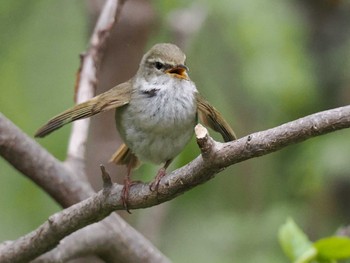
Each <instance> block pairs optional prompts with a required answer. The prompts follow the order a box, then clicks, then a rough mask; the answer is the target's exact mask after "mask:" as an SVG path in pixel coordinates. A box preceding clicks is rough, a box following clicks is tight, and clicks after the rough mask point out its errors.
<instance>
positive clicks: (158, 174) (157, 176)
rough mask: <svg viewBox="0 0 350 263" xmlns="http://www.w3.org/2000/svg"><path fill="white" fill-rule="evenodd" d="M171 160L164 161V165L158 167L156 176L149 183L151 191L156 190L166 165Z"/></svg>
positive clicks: (164, 172)
mask: <svg viewBox="0 0 350 263" xmlns="http://www.w3.org/2000/svg"><path fill="white" fill-rule="evenodd" d="M171 161H172V160H168V161H166V162H165V164H164V166H163V167H162V168H160V169H159V171H158V173H157V175H156V177H155V178H154V180H153V182H152V183H151V184H150V186H149V189H150V190H151V191H152V192H153V191H157V192H158V186H159V183H160V180H162V178H163V177H164V175H165V174H166V169H167V168H168V166H169V165H170V163H171Z"/></svg>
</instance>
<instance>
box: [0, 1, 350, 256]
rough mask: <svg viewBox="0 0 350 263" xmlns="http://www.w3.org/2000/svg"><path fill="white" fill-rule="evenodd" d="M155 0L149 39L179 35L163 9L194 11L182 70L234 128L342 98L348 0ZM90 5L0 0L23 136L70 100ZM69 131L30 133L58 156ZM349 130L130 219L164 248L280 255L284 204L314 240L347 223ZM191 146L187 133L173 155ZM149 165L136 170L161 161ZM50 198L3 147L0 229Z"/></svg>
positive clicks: (349, 30)
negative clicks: (42, 137) (186, 69)
mask: <svg viewBox="0 0 350 263" xmlns="http://www.w3.org/2000/svg"><path fill="white" fill-rule="evenodd" d="M130 1H133V0H130ZM151 3H152V6H153V8H154V11H155V14H156V21H157V22H156V23H155V25H154V27H155V29H154V31H153V32H152V34H151V35H150V36H149V44H148V46H151V45H153V44H154V43H156V42H168V41H175V40H174V39H175V38H176V34H174V32H173V31H172V30H171V25H172V23H173V22H171V21H173V20H174V16H175V21H176V17H177V15H178V14H179V13H183V12H189V13H190V14H192V15H193V14H195V13H196V12H197V11H198V10H199V11H200V12H201V14H202V15H203V17H204V20H203V22H202V23H200V26H199V27H198V30H195V31H194V32H192V33H191V35H190V36H189V37H187V41H186V43H185V45H184V49H185V51H186V54H187V65H188V66H189V67H190V76H191V78H192V79H193V80H194V81H195V82H196V84H197V86H198V89H199V90H200V91H201V93H202V94H203V95H204V96H205V97H207V98H208V100H209V101H211V102H212V104H213V105H215V106H216V107H217V108H218V109H219V110H220V111H221V112H222V113H223V115H224V116H225V117H226V119H228V121H229V122H230V123H231V124H232V126H233V127H234V130H235V131H236V133H237V135H238V137H242V136H245V135H248V134H249V133H252V132H256V131H259V130H264V129H268V128H271V127H274V126H277V125H280V124H282V123H285V122H288V121H291V120H294V119H296V118H299V117H303V116H305V115H308V114H311V113H314V112H318V111H321V110H325V109H329V108H333V107H338V106H343V105H346V104H348V103H349V99H350V90H349V85H350V74H349V72H350V16H349V11H350V3H349V2H348V1H334V0H333V1H331V0H327V1H326V0H324V1H311V0H309V1H302V0H300V1H296V0H294V1H292V0H281V1H274V0H265V1H259V0H251V1H244V0H236V1H229V0H225V1H215V3H214V1H209V0H207V1H206V0H197V1H192V2H191V3H188V1H161V0H157V1H152V2H151ZM127 4H128V3H127ZM191 12H192V13H191ZM87 13H88V11H87V7H86V2H85V1H82V0H79V1H78V0H76V1H69V0H63V1H53V0H47V1H44V0H37V1H24V0H21V1H1V2H0V34H1V41H0V57H1V60H0V89H1V96H0V111H1V112H2V113H3V114H4V115H5V116H6V117H7V118H9V119H10V120H12V121H13V122H14V123H15V124H16V125H17V126H19V127H20V128H21V129H22V130H23V131H24V132H25V133H27V134H29V135H30V136H32V135H33V134H34V132H35V130H36V129H37V128H38V127H39V126H40V125H41V124H42V123H43V122H44V121H45V120H46V119H47V118H48V117H51V116H53V115H55V114H57V113H59V112H61V111H62V110H64V109H65V108H67V107H69V106H71V105H72V104H73V86H74V81H75V72H76V70H77V68H78V66H79V59H78V55H79V53H81V52H82V51H84V50H85V49H86V47H87V43H88V38H89V33H88V32H89V26H91V25H90V23H91V21H90V20H89V16H88V15H87ZM193 17H194V18H196V16H195V15H193ZM170 18H173V19H170ZM178 19H179V18H178ZM198 19H199V18H198ZM175 42H176V41H175ZM126 44H127V43H126ZM116 84H117V83H116ZM43 116H45V117H43ZM0 132H1V131H0ZM68 134H69V129H67V128H66V129H63V130H62V131H61V132H59V133H57V134H56V133H55V134H53V135H52V136H50V138H49V139H45V140H41V141H39V142H40V143H41V144H42V145H43V146H44V147H45V148H47V149H48V150H49V151H50V152H51V153H52V154H53V155H55V156H56V157H57V158H59V159H64V157H65V151H66V144H67V138H68ZM211 134H212V135H213V136H214V137H215V138H218V139H220V138H219V137H217V136H216V135H214V134H213V132H211ZM349 136H350V131H348V130H344V131H340V132H336V133H331V134H329V135H326V136H322V137H319V138H315V139H312V140H310V141H306V142H304V143H302V144H298V145H294V146H290V147H288V148H286V149H284V150H282V151H279V152H277V153H274V154H270V155H268V156H264V157H261V158H258V159H252V160H248V161H246V162H244V163H240V164H237V165H235V166H232V167H230V168H228V169H227V170H225V171H224V172H222V173H221V174H220V175H219V176H217V177H216V178H215V179H214V180H212V181H210V182H208V183H206V184H204V185H202V186H200V187H197V188H195V189H193V190H191V191H190V192H188V193H186V194H184V195H182V196H180V197H179V198H177V199H175V200H173V201H171V202H168V203H166V204H163V205H161V206H160V207H155V208H150V209H145V210H140V211H135V212H134V213H133V214H132V215H130V216H127V218H126V219H127V220H128V221H130V223H131V224H132V225H134V226H135V227H136V228H137V229H138V230H140V231H141V232H143V233H144V234H145V235H146V236H148V237H149V238H150V239H151V240H152V241H153V242H154V243H155V244H156V245H157V246H158V247H159V248H160V249H161V250H162V251H163V252H164V253H165V254H166V255H167V256H169V257H170V258H171V259H172V260H173V261H174V262H233V261H234V262H260V263H262V262H288V261H287V258H286V257H285V256H284V255H283V253H282V250H281V249H280V247H279V244H278V239H277V232H278V227H279V226H280V225H281V224H283V223H284V222H285V220H286V218H287V217H289V216H291V217H293V218H294V219H295V221H296V222H297V223H298V224H299V225H300V226H301V227H302V228H303V229H304V230H305V231H306V232H307V233H308V234H309V235H310V237H311V239H313V240H315V239H317V238H320V237H323V236H328V235H331V234H333V233H334V232H335V231H336V230H337V228H339V227H341V226H344V225H349V223H350V213H349V212H348V211H349V209H348V208H349V205H350V180H349V178H350V177H349V175H350V174H349V171H350V162H349V156H350V140H349V138H350V137H349ZM197 155H198V149H197V146H196V144H195V142H194V141H193V142H192V143H191V145H190V146H189V147H187V149H186V151H184V153H183V154H182V155H181V156H180V157H179V158H178V159H177V162H176V164H175V165H173V166H172V169H174V168H176V167H178V166H180V165H183V164H185V163H187V162H189V161H190V160H191V159H193V158H194V157H195V156H197ZM96 165H99V164H96ZM149 167H150V166H149V165H147V166H146V168H145V169H144V170H140V171H138V173H139V174H141V173H144V172H145V171H146V170H147V169H153V170H155V169H157V167H153V166H151V168H149ZM151 174H152V173H151ZM136 177H137V175H136ZM149 178H152V176H150V177H149ZM149 178H148V179H149ZM59 209H60V207H59V206H58V205H57V204H56V203H55V202H54V201H52V200H51V199H50V197H49V196H47V195H46V194H45V193H44V192H43V191H42V190H41V189H40V188H38V187H37V186H36V185H34V184H33V183H32V182H31V181H29V180H28V179H26V178H25V177H24V176H22V175H21V174H19V173H18V172H17V171H16V170H15V169H14V168H13V167H11V166H10V165H9V164H8V163H7V162H6V161H4V160H3V159H0V211H1V212H0V241H3V240H9V239H15V238H18V237H19V236H21V235H23V234H25V233H27V232H29V231H31V230H33V229H34V228H36V227H37V226H38V225H39V224H41V223H42V222H43V221H44V220H45V219H46V218H47V217H48V216H49V215H51V214H52V213H53V212H55V211H58V210H59ZM157 209H158V210H157ZM159 209H161V210H159ZM157 211H158V212H157ZM159 211H161V212H159ZM155 217H157V220H156V219H155ZM155 220H156V222H157V224H156V225H153V228H155V229H156V230H153V233H149V231H150V230H149V226H150V225H152V222H154V221H155Z"/></svg>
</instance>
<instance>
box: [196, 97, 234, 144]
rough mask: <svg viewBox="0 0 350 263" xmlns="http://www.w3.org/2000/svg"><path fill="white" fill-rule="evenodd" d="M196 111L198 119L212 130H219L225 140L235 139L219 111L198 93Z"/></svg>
mask: <svg viewBox="0 0 350 263" xmlns="http://www.w3.org/2000/svg"><path fill="white" fill-rule="evenodd" d="M197 111H198V116H199V119H200V121H201V122H202V123H203V124H204V125H206V126H208V127H210V128H212V129H213V130H214V131H217V132H219V133H220V134H221V135H222V137H223V139H224V141H225V142H228V141H233V140H235V139H236V135H235V133H234V131H233V130H232V128H231V127H230V125H229V124H228V123H227V122H226V121H225V119H224V118H223V117H222V115H221V113H220V112H218V110H217V109H215V108H214V107H213V106H211V105H210V104H209V102H208V101H206V100H205V99H204V98H203V97H202V96H201V95H200V94H197Z"/></svg>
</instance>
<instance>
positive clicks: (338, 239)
mask: <svg viewBox="0 0 350 263" xmlns="http://www.w3.org/2000/svg"><path fill="white" fill-rule="evenodd" d="M279 240H280V244H281V246H282V248H283V250H284V252H285V254H286V255H287V256H288V257H289V258H290V260H291V262H295V263H310V262H320V263H321V262H323V263H325V262H329V263H335V262H337V260H343V259H350V238H348V237H342V236H331V237H327V238H322V239H320V240H318V241H316V242H314V243H312V242H311V241H310V240H309V239H308V237H307V236H306V234H305V233H304V232H303V231H302V230H301V229H300V228H299V227H298V226H297V225H296V224H295V222H294V221H293V220H292V219H288V220H287V222H286V223H285V224H284V225H282V226H281V227H280V230H279Z"/></svg>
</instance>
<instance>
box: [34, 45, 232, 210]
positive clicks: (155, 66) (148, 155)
mask: <svg viewBox="0 0 350 263" xmlns="http://www.w3.org/2000/svg"><path fill="white" fill-rule="evenodd" d="M185 61H186V55H185V54H184V52H183V51H182V50H181V49H180V48H179V47H178V46H176V45H175V44H171V43H159V44H155V45H154V46H153V47H152V48H151V49H150V50H149V51H148V52H147V53H145V55H144V56H143V57H142V59H141V62H140V65H139V68H138V70H137V72H136V74H135V76H134V77H132V78H131V79H130V80H128V81H126V82H124V83H121V84H119V85H117V86H115V87H113V88H111V89H110V90H108V91H106V92H104V93H102V94H99V95H97V96H95V97H93V98H92V99H89V100H88V101H86V102H83V103H80V104H77V105H75V106H73V107H72V108H70V109H68V110H66V111H64V112H62V113H61V114H59V115H57V116H55V117H53V118H52V119H50V120H49V121H48V122H47V123H46V124H45V125H44V126H42V127H41V128H40V129H38V131H37V132H36V133H35V135H34V136H35V137H44V136H46V135H48V134H50V133H51V132H53V131H55V130H57V129H59V128H61V127H62V126H64V125H66V124H68V123H70V122H73V121H75V120H79V119H83V118H88V117H91V116H93V115H96V114H99V113H102V112H105V111H109V110H115V123H116V128H117V130H118V132H119V134H120V136H121V138H122V140H123V142H124V143H123V144H122V145H121V146H120V147H119V149H118V150H117V151H116V152H115V153H114V154H113V155H112V157H111V159H110V161H111V162H113V163H115V164H117V165H126V167H127V173H126V176H125V178H124V186H123V190H122V194H121V198H122V203H123V206H124V208H125V209H126V211H128V212H129V209H128V196H129V191H130V187H131V186H132V185H133V184H134V182H133V181H132V180H131V173H132V170H134V169H136V168H137V167H138V166H139V165H140V164H141V162H150V163H153V164H158V165H159V164H163V166H162V167H161V168H160V169H159V171H158V173H157V175H156V176H155V179H154V180H153V181H152V182H151V183H150V185H149V187H150V190H151V191H155V190H157V191H158V186H159V183H160V181H161V179H162V178H163V177H164V175H165V174H166V169H167V168H168V166H169V165H170V163H171V162H172V160H173V159H174V158H175V157H176V156H177V155H178V154H179V153H180V152H181V151H182V150H183V149H184V147H185V146H186V144H187V143H188V142H189V141H190V139H191V138H192V136H193V134H194V127H195V125H196V124H197V123H198V119H199V120H200V121H201V122H202V123H203V124H204V125H206V126H207V127H210V128H212V129H213V130H214V131H216V132H219V133H220V134H221V135H222V137H223V140H224V141H225V142H228V141H233V140H235V139H236V135H235V133H234V131H233V130H232V128H231V127H230V125H229V124H228V122H227V121H226V120H225V119H224V118H223V117H222V115H221V113H220V112H219V111H218V110H217V109H216V108H214V107H213V106H212V105H211V104H210V103H209V102H208V101H207V100H206V99H205V98H204V97H203V96H201V95H200V93H199V92H198V90H197V88H196V85H195V83H194V82H193V81H191V79H190V77H189V75H188V72H189V69H188V67H187V66H186V64H185Z"/></svg>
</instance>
